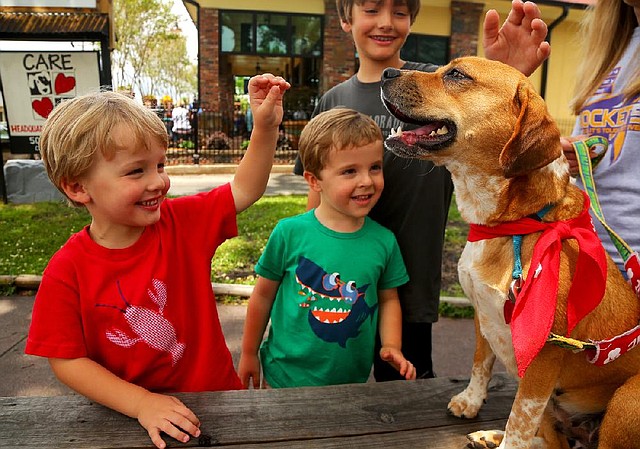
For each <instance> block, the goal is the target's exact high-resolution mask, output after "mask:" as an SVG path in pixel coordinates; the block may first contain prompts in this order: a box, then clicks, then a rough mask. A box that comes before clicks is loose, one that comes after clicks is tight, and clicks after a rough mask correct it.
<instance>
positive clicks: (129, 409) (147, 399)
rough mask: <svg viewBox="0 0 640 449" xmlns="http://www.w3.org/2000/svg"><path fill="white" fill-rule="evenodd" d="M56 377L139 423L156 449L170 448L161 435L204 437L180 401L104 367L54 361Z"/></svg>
mask: <svg viewBox="0 0 640 449" xmlns="http://www.w3.org/2000/svg"><path fill="white" fill-rule="evenodd" d="M49 363H50V365H51V369H52V370H53V372H54V374H55V375H56V377H57V378H58V379H59V380H60V381H61V382H62V383H64V384H65V385H67V386H69V387H70V388H72V389H73V390H75V391H77V392H78V393H80V394H81V395H83V396H86V397H87V398H89V399H91V400H92V401H95V402H98V403H100V404H102V405H104V406H105V407H109V408H111V409H113V410H116V411H117V412H120V413H122V414H123V415H127V416H129V417H131V418H135V419H137V420H138V422H139V423H140V425H142V427H144V428H145V430H146V431H147V432H148V433H149V437H150V438H151V441H152V442H153V444H155V446H156V447H158V448H160V449H163V448H165V447H167V445H166V443H165V442H164V441H163V440H162V438H161V436H160V433H161V432H164V433H166V434H167V435H169V436H171V437H173V438H175V439H176V440H178V441H181V442H183V443H186V442H187V441H189V439H190V437H189V435H188V434H191V435H192V436H194V437H196V438H197V437H199V436H200V429H199V427H200V421H199V420H198V418H197V417H196V415H195V414H194V413H193V412H192V411H191V410H189V409H188V408H187V406H186V405H184V404H183V403H182V402H180V400H179V399H177V398H175V397H173V396H167V395H163V394H158V393H152V392H150V391H148V390H146V389H144V388H142V387H140V386H137V385H135V384H132V383H130V382H127V381H125V380H122V379H121V378H119V377H118V376H116V375H115V374H113V373H112V372H110V371H109V370H107V369H106V368H104V367H103V366H102V365H100V364H98V363H97V362H94V361H93V360H91V359H89V358H86V357H81V358H77V359H56V358H50V359H49Z"/></svg>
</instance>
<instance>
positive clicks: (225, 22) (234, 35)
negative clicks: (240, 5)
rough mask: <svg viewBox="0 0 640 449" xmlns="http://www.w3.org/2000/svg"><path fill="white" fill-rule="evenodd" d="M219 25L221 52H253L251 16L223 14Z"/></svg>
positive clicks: (247, 14)
mask: <svg viewBox="0 0 640 449" xmlns="http://www.w3.org/2000/svg"><path fill="white" fill-rule="evenodd" d="M220 23H221V24H222V26H221V27H220V49H221V50H222V51H223V52H230V53H252V52H253V14H251V13H224V14H222V15H221V20H220Z"/></svg>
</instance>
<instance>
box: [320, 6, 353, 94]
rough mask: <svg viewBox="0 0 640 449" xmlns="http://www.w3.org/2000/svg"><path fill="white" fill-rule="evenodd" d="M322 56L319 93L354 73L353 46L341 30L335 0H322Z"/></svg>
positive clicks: (347, 35) (351, 41) (349, 38)
mask: <svg viewBox="0 0 640 449" xmlns="http://www.w3.org/2000/svg"><path fill="white" fill-rule="evenodd" d="M324 10H325V15H324V41H323V46H324V57H323V59H322V74H321V78H320V80H321V82H320V94H322V93H324V92H326V91H327V90H329V89H330V88H331V87H333V86H335V85H336V84H339V83H341V82H342V81H345V80H346V79H348V78H350V77H351V76H352V75H353V74H354V73H355V66H356V64H355V46H354V44H353V40H352V39H351V34H349V33H345V32H344V31H342V27H341V26H340V17H338V11H337V10H336V2H335V0H324Z"/></svg>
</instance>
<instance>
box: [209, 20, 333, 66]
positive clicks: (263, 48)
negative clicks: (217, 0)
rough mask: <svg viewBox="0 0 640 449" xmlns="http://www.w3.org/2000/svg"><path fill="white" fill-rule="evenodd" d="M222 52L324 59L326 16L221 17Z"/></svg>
mask: <svg viewBox="0 0 640 449" xmlns="http://www.w3.org/2000/svg"><path fill="white" fill-rule="evenodd" d="M220 23H221V26H220V50H221V51H222V52H223V53H242V54H258V55H286V56H313V57H319V56H321V55H322V23H323V18H322V16H309V15H301V14H276V13H247V12H235V11H222V12H221V13H220Z"/></svg>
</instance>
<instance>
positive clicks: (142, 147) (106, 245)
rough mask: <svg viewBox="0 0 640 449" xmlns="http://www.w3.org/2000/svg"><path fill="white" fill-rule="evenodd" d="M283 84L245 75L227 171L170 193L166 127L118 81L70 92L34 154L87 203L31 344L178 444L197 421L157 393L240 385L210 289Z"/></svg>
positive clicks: (263, 178)
mask: <svg viewBox="0 0 640 449" xmlns="http://www.w3.org/2000/svg"><path fill="white" fill-rule="evenodd" d="M289 87H290V86H289V83H287V82H286V81H285V80H284V79H282V78H280V77H274V76H273V75H262V76H256V77H253V78H252V79H251V80H250V82H249V94H250V103H251V108H252V109H253V115H254V119H255V126H254V130H253V134H252V136H251V143H250V144H249V148H248V149H247V152H246V154H245V156H244V158H243V160H242V161H241V163H240V165H239V166H238V169H237V172H236V174H235V176H234V179H233V180H232V181H231V182H230V183H229V184H226V185H224V186H221V187H219V188H216V189H213V190H212V191H210V192H206V193H201V194H198V195H193V196H188V197H181V198H176V199H171V200H167V199H166V198H165V196H166V194H167V191H168V190H169V185H170V182H169V177H168V176H167V173H166V172H165V170H164V164H165V160H166V154H165V153H166V149H167V143H168V137H167V132H166V128H165V126H164V124H163V122H162V121H161V120H160V119H159V118H158V117H157V116H156V115H155V114H154V113H153V112H152V111H150V110H148V109H146V108H144V107H143V106H142V105H139V104H137V103H136V102H135V101H133V100H132V99H130V98H127V97H125V96H124V95H121V94H118V93H114V92H100V93H96V94H89V95H85V96H82V97H78V98H75V99H73V100H69V101H67V102H64V103H62V104H61V105H60V106H59V107H57V108H56V109H55V110H54V111H53V113H52V114H51V116H50V117H49V119H48V120H47V122H46V124H45V126H44V129H43V131H42V136H41V139H40V151H41V154H42V158H43V160H44V163H45V167H46V169H47V173H48V175H49V177H50V178H51V180H52V182H53V183H54V185H56V187H57V188H58V189H59V190H60V191H62V192H63V193H64V194H65V195H66V196H67V198H68V199H69V200H70V201H71V202H72V203H73V204H74V205H76V206H84V207H86V208H87V209H88V211H89V213H90V214H91V224H89V225H88V226H87V227H85V228H84V229H83V230H82V231H80V232H79V233H77V234H74V235H73V236H71V238H70V239H69V240H68V241H67V243H65V245H64V246H63V247H62V248H61V249H60V250H59V251H58V252H57V253H56V254H54V256H53V257H52V258H51V260H50V262H49V264H48V266H47V268H46V269H45V271H44V274H43V278H42V283H41V286H40V288H39V290H38V293H37V295H36V302H35V305H34V310H33V319H32V324H31V328H30V331H29V338H28V340H27V346H26V352H27V353H28V354H33V355H38V356H43V357H48V358H49V362H50V364H51V368H52V370H53V372H54V373H55V375H56V376H57V377H58V379H59V380H60V381H62V382H63V383H64V384H66V385H68V386H69V387H71V388H72V389H74V390H76V391H77V392H78V393H80V394H82V395H84V396H86V397H88V398H89V399H91V400H93V401H96V402H99V403H101V404H103V405H105V406H107V407H110V408H112V409H114V410H116V411H118V412H120V413H123V414H125V415H127V416H130V417H133V418H136V419H138V421H139V422H140V424H141V425H142V426H143V427H144V428H145V429H146V430H147V432H148V433H149V436H150V438H151V440H152V441H153V443H154V444H155V445H156V446H157V447H159V448H164V447H166V444H165V442H164V441H163V440H162V438H161V437H160V433H161V432H164V433H166V434H167V435H169V436H171V437H173V438H175V439H177V440H179V441H182V442H187V441H188V440H189V438H190V436H189V435H191V436H194V437H198V436H199V435H200V430H199V425H200V422H199V420H198V418H197V417H196V416H195V414H194V413H193V412H192V411H191V410H189V409H188V408H187V407H186V406H185V405H184V404H182V403H181V402H180V401H179V400H178V399H176V398H174V397H172V396H168V395H166V394H165V393H171V392H177V391H204V390H209V391H210V390H226V389H240V388H242V384H241V383H240V380H239V378H238V376H237V374H236V372H235V370H234V368H233V363H232V360H231V355H230V353H229V350H228V348H227V346H226V343H225V341H224V336H223V334H222V330H221V327H220V322H219V320H218V313H217V309H216V304H215V297H214V295H213V291H212V289H211V259H212V258H213V254H214V252H215V250H216V248H217V247H218V246H219V245H220V244H221V243H222V242H223V241H224V240H226V239H228V238H231V237H234V236H235V235H237V226H236V214H237V213H239V212H242V211H243V210H245V209H246V208H247V207H249V206H250V205H251V204H253V203H254V202H255V201H257V200H258V199H259V198H260V197H261V196H262V194H263V193H264V190H265V188H266V185H267V181H268V179H269V173H270V171H271V166H272V163H273V156H274V152H275V148H276V141H277V138H278V125H279V124H280V122H281V120H282V115H283V108H282V97H283V94H284V92H285V91H286V90H287V89H288V88H289Z"/></svg>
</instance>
